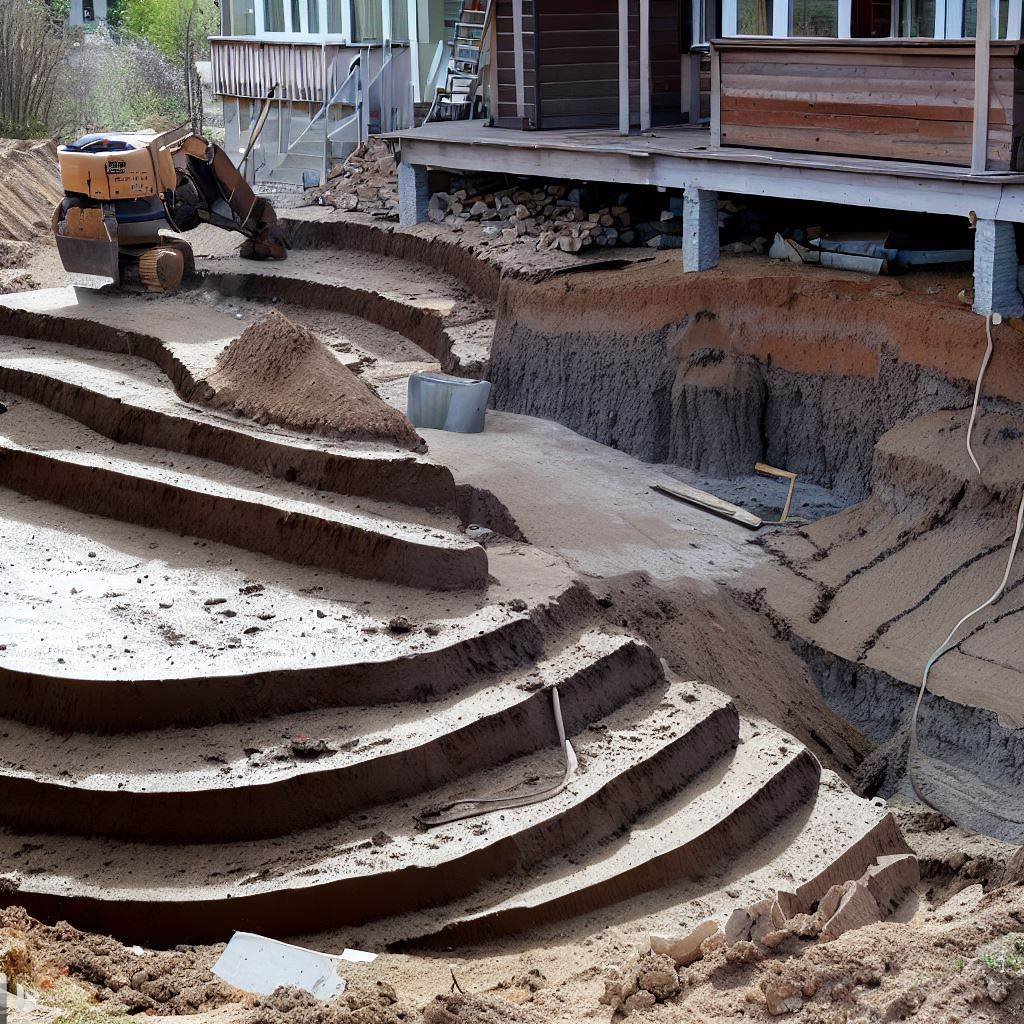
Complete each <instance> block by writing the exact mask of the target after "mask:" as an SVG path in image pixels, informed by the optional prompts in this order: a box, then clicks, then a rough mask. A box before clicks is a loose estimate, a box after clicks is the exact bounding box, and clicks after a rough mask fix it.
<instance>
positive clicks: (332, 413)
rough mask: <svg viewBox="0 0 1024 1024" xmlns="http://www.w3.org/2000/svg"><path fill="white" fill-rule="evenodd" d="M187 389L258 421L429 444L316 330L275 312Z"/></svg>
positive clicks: (421, 446)
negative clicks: (301, 325) (317, 334)
mask: <svg viewBox="0 0 1024 1024" xmlns="http://www.w3.org/2000/svg"><path fill="white" fill-rule="evenodd" d="M189 397H190V399H192V400H194V401H198V402H201V403H203V404H205V405H208V406H211V407H212V408H215V409H224V410H227V411H230V412H233V413H236V414H238V415H240V416H247V417H249V418H250V419H253V420H255V421H256V422H257V423H263V424H266V423H274V424H277V425H278V426H282V427H288V428H290V429H292V430H299V431H303V432H306V433H311V434H320V435H323V436H326V437H332V438H338V439H341V440H344V441H382V442H386V443H389V444H394V445H397V446H398V447H400V448H408V449H412V450H413V451H424V450H426V442H425V441H424V440H423V439H422V438H421V437H420V436H419V435H418V434H417V433H416V431H415V430H413V428H412V424H411V423H410V422H409V421H408V420H407V419H406V418H405V416H403V415H402V414H401V413H400V412H398V411H397V410H396V409H393V408H392V407H391V406H389V405H387V404H386V403H385V402H384V401H382V400H381V399H380V398H378V397H377V395H376V393H375V392H374V391H373V390H372V389H371V388H370V387H369V386H368V385H367V384H365V383H364V382H363V381H361V380H360V379H359V378H358V377H357V376H356V375H355V374H354V373H353V372H352V371H351V370H349V369H348V367H346V366H345V365H344V364H343V363H342V362H340V361H339V360H338V358H337V357H336V356H335V355H334V353H333V352H331V350H330V349H329V348H327V346H326V345H324V344H323V342H321V341H320V339H319V338H317V336H316V335H315V334H313V333H312V332H311V331H309V330H307V329H306V328H305V327H300V326H299V325H298V324H294V323H292V322H291V321H290V320H288V319H287V317H284V316H282V315H281V314H280V313H276V312H271V313H270V314H269V315H268V316H267V317H266V318H265V319H263V320H261V321H259V322H258V323H255V324H252V325H251V326H249V327H247V328H246V329H245V331H243V332H242V334H241V335H240V336H239V337H238V338H236V339H235V340H234V341H233V342H232V343H231V344H230V345H229V346H228V347H227V348H226V349H225V350H224V352H223V353H221V355H220V357H219V358H218V360H217V362H216V364H215V365H214V367H213V369H212V370H211V371H210V372H209V373H208V374H207V375H206V377H204V378H203V379H201V380H199V381H197V382H196V385H195V387H194V389H193V390H192V393H191V395H190V396H189Z"/></svg>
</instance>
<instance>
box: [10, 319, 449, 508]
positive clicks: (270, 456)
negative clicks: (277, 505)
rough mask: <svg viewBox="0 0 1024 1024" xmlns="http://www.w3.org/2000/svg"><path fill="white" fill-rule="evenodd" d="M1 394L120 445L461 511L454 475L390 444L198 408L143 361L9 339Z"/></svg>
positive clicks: (319, 486)
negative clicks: (336, 438)
mask: <svg viewBox="0 0 1024 1024" xmlns="http://www.w3.org/2000/svg"><path fill="white" fill-rule="evenodd" d="M0 390H4V391H8V392H10V393H12V394H17V395H19V396H20V397H22V398H25V399H28V400H30V401H33V402H37V403H39V404H42V405H45V406H46V407H47V408H49V409H51V410H52V411H53V412H55V413H60V414H62V415H65V416H68V417H70V418H72V419H74V420H77V421H78V422H79V423H81V424H82V425H83V426H85V427H88V428H90V429H91V430H94V431H96V432H97V433H100V434H102V435H103V436H104V437H107V438H109V439H110V440H112V441H116V442H118V443H121V444H138V445H149V446H153V447H159V448H161V449H164V450H167V451H174V452H180V453H181V454H183V455H188V456H192V457H194V458H199V459H210V460H214V461H216V462H221V463H225V464H226V465H229V466H234V467H236V468H238V469H245V470H250V471H253V472H260V473H264V474H266V475H269V476H272V477H276V478H277V479H279V480H286V481H294V482H296V483H298V484H301V485H304V486H306V487H308V488H313V489H314V490H316V491H333V492H336V493H339V494H353V495H362V496H366V497H371V498H377V499H380V500H383V501H385V502H388V503H391V504H394V503H403V504H409V505H414V506H420V507H428V508H431V507H436V508H442V509H447V510H449V511H454V510H455V509H456V494H455V483H454V480H453V479H452V474H451V470H449V469H448V467H447V466H441V465H438V464H437V463H434V462H431V461H429V460H428V459H425V458H423V457H421V456H418V455H415V454H413V453H411V452H408V451H404V450H402V449H396V448H394V447H389V446H386V445H383V444H364V443H355V442H345V443H344V444H341V443H338V442H332V441H329V440H325V439H322V438H315V437H308V436H306V435H302V434H298V433H296V432H294V431H289V430H285V429H282V428H279V427H274V426H260V425H258V424H255V423H248V422H245V423H240V422H239V420H238V419H236V418H231V417H228V416H225V415H222V414H218V413H215V412H211V411H208V410H205V409H201V408H198V407H196V406H193V405H189V404H187V403H186V402H184V401H182V400H181V399H180V398H179V397H178V396H177V394H176V393H175V391H174V388H173V385H172V384H171V381H170V380H169V379H168V378H167V376H166V375H165V374H164V373H163V371H161V370H160V369H159V368H158V367H157V366H155V365H154V364H153V363H151V362H150V361H149V360H146V359H142V358H141V357H139V356H130V355H124V354H120V353H110V352H101V351H96V350H89V349H83V348H79V347H75V346H71V345H62V344H60V343H58V342H47V341H30V340H26V339H22V338H13V337H3V336H0Z"/></svg>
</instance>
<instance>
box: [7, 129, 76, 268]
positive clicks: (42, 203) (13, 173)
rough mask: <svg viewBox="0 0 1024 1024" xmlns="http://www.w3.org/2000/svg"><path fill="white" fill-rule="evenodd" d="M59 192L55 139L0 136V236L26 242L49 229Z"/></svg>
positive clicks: (59, 198)
mask: <svg viewBox="0 0 1024 1024" xmlns="http://www.w3.org/2000/svg"><path fill="white" fill-rule="evenodd" d="M63 195H64V193H63V192H62V191H61V188H60V177H59V175H58V171H57V144H56V143H55V142H53V141H52V140H49V139H48V140H45V141H42V142H40V141H38V140H36V139H27V140H25V139H0V239H3V240H7V241H15V242H29V241H32V240H33V239H34V238H37V237H39V236H40V235H43V234H46V233H47V232H49V230H50V217H51V215H52V214H53V208H54V206H56V205H57V203H59V202H60V200H61V198H62V197H63ZM0 258H2V254H0Z"/></svg>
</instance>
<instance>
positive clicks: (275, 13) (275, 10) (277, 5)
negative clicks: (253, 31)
mask: <svg viewBox="0 0 1024 1024" xmlns="http://www.w3.org/2000/svg"><path fill="white" fill-rule="evenodd" d="M263 30H264V31H265V32H283V31H284V0H263Z"/></svg>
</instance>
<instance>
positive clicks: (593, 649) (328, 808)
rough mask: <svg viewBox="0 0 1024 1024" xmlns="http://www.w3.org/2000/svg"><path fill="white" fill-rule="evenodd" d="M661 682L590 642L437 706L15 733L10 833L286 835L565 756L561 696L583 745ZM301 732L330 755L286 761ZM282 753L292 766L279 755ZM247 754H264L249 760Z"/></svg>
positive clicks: (645, 655) (0, 784)
mask: <svg viewBox="0 0 1024 1024" xmlns="http://www.w3.org/2000/svg"><path fill="white" fill-rule="evenodd" d="M662 681H663V675H662V669H661V665H660V663H659V662H658V660H657V658H656V657H655V655H654V654H653V652H652V651H651V650H650V648H648V647H647V646H646V645H644V644H641V643H640V642H639V641H637V640H634V639H632V638H630V637H626V636H618V635H608V634H605V633H601V632H596V631H591V632H587V633H585V634H584V635H583V636H581V637H579V639H578V641H577V642H576V643H573V644H569V645H567V646H566V647H565V648H564V649H563V650H562V651H561V652H559V653H558V654H557V655H555V656H554V657H552V658H550V659H546V660H544V661H540V662H538V663H536V664H535V665H534V666H532V667H531V668H530V669H529V670H527V671H523V672H521V673H518V674H515V675H513V676H511V677H509V676H503V677H500V678H498V679H497V680H491V681H488V682H485V683H484V684H483V685H480V686H477V687H473V688H471V689H469V690H468V691H467V692H464V693H457V694H454V695H453V696H451V697H450V698H448V699H447V700H445V701H442V702H439V703H435V704H430V705H425V706H424V705H419V704H405V705H399V706H391V707H379V708H356V707H350V708H346V709H343V710H342V711H340V712H338V711H335V712H333V713H321V714H319V715H311V714H304V715H293V716H290V717H289V718H287V719H273V720H269V721H265V722H262V723H258V724H256V723H253V724H250V725H248V726H246V727H244V728H240V727H237V726H222V727H219V728H212V729H210V730H204V731H202V732H195V731H193V732H186V731H181V730H171V731H166V732H157V733H146V734H143V735H141V736H139V737H130V736H129V737H124V738H121V739H120V740H119V741H118V742H117V744H116V745H113V746H112V745H111V744H110V743H109V741H107V740H105V739H104V738H102V737H91V736H88V735H79V736H72V737H68V738H67V739H65V740H64V741H63V742H59V740H58V738H57V737H55V736H53V735H52V734H49V733H46V732H43V731H41V730H35V729H31V728H29V727H25V726H18V725H17V724H9V725H7V726H6V728H5V731H6V732H7V734H8V737H7V740H5V745H4V760H5V761H7V760H8V759H10V761H9V762H8V764H7V765H6V766H2V767H0V822H2V823H4V824H6V825H10V826H13V827H17V828H23V829H30V830H40V831H49V832H57V833H61V832H63V833H81V832H83V831H87V832H88V833H89V834H93V835H107V836H114V837H118V838H123V839H143V840H146V841H149V842H164V843H183V842H207V841H209V842H218V841H228V840H234V839H249V838H256V837H265V836H277V835H283V834H285V833H287V832H290V831H293V830H296V829H302V828H309V827H312V826H315V825H320V824H323V823H324V822H327V821H333V820H337V819H338V818H341V817H347V816H350V815H352V814H354V813H356V812H357V811H360V810H363V809H365V808H367V807H371V806H373V805H374V804H378V803H382V802H388V801H394V800H398V799H400V798H406V797H410V796H412V795H414V794H416V793H425V792H428V791H429V790H431V789H433V788H436V787H438V786H441V785H444V784H447V783H449V782H452V781H453V780H454V779H457V778H458V777H460V776H461V775H464V774H466V773H469V772H473V771H477V770H479V769H482V768H486V767H490V766H492V765H496V764H500V763H501V762H503V761H507V760H510V759H512V758H515V757H520V756H523V755H525V754H528V753H529V752H531V751H534V750H537V749H539V748H543V747H545V746H555V745H557V740H558V736H557V733H556V731H555V724H554V717H553V714H552V711H551V697H550V688H551V687H553V686H557V687H559V692H560V695H561V700H562V713H563V717H564V721H565V728H566V732H567V734H568V735H570V736H574V735H576V734H577V733H579V732H581V731H582V730H584V729H585V728H586V727H587V725H588V724H589V723H590V722H592V721H594V720H596V719H598V718H602V717H604V716H605V715H607V714H609V713H611V712H612V711H613V710H614V709H615V708H617V707H620V706H621V705H622V704H624V703H627V702H628V701H630V700H632V699H634V698H635V697H636V696H637V695H638V694H640V693H642V692H644V691H645V690H648V689H650V688H652V687H655V686H657V685H658V684H659V682H662ZM210 685H216V684H215V683H213V682H211V683H210ZM297 735H308V736H310V737H311V738H312V739H314V740H315V741H316V742H317V743H319V742H322V743H323V748H324V749H323V752H322V756H316V755H315V754H314V756H312V757H310V758H308V759H307V758H301V757H300V758H296V757H294V756H287V752H288V751H290V748H291V744H290V740H289V738H290V737H294V736H297ZM282 740H283V741H284V742H283V744H282ZM55 742H58V743H59V750H60V759H61V761H62V762H63V763H64V767H63V768H62V769H61V770H60V771H59V772H57V771H54V768H53V767H47V766H45V765H44V763H43V762H44V761H45V760H52V759H51V758H48V757H47V755H46V754H45V753H43V751H44V750H46V748H47V747H52V746H53V744H54V743H55ZM249 743H251V744H253V746H251V747H249V746H247V744H249ZM8 744H10V745H9V746H8ZM282 746H284V748H285V751H286V756H284V757H283V758H279V757H276V756H274V755H275V754H280V753H281V748H282ZM246 749H250V750H251V749H256V750H260V751H261V752H264V753H263V755H262V756H258V755H257V756H249V755H246V753H245V750H246ZM147 765H152V768H150V769H149V770H147Z"/></svg>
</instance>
